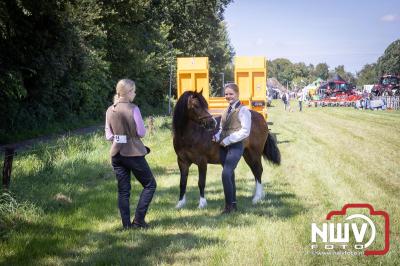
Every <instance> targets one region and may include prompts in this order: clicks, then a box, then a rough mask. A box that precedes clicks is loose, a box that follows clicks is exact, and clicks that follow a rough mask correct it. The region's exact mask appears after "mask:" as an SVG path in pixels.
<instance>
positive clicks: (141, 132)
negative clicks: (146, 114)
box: [133, 106, 146, 138]
mask: <svg viewBox="0 0 400 266" xmlns="http://www.w3.org/2000/svg"><path fill="white" fill-rule="evenodd" d="M133 120H135V123H136V133H137V135H138V136H139V137H140V138H143V137H144V136H145V135H146V128H145V127H144V122H143V118H142V114H141V113H140V110H139V107H137V106H136V107H135V108H133Z"/></svg>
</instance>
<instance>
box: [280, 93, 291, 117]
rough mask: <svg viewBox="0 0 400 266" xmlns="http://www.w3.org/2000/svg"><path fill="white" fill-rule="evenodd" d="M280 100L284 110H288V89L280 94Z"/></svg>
mask: <svg viewBox="0 0 400 266" xmlns="http://www.w3.org/2000/svg"><path fill="white" fill-rule="evenodd" d="M282 101H283V106H284V109H285V111H289V112H290V97H289V92H288V91H284V92H283V94H282Z"/></svg>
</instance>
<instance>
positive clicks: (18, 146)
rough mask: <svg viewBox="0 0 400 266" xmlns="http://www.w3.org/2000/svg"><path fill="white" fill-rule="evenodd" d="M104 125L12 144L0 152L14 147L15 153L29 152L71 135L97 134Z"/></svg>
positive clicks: (0, 148) (2, 148) (3, 147)
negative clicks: (38, 145)
mask: <svg viewBox="0 0 400 266" xmlns="http://www.w3.org/2000/svg"><path fill="white" fill-rule="evenodd" d="M103 129H104V125H97V126H90V127H84V128H78V129H75V130H71V131H67V132H64V133H62V134H53V135H48V136H42V137H38V138H34V139H28V140H24V141H21V142H16V143H10V144H4V145H0V152H3V151H4V149H5V148H6V147H13V148H14V149H15V151H19V152H21V151H25V150H29V149H30V148H32V146H33V145H35V144H38V143H47V142H50V141H52V140H54V139H57V138H60V137H63V136H71V135H83V134H89V133H92V132H95V131H97V130H103Z"/></svg>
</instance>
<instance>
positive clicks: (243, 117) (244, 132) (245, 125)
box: [215, 103, 251, 146]
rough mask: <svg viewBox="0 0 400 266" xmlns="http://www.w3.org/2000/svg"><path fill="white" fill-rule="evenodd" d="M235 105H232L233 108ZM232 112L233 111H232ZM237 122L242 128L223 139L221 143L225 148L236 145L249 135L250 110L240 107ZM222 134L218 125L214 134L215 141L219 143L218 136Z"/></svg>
mask: <svg viewBox="0 0 400 266" xmlns="http://www.w3.org/2000/svg"><path fill="white" fill-rule="evenodd" d="M235 104H236V103H234V104H233V105H232V106H235ZM232 112H233V110H232ZM238 116H239V120H240V125H241V126H242V128H241V129H239V130H238V131H236V132H233V133H232V134H230V135H229V136H227V137H225V138H224V139H223V140H222V142H223V143H224V145H225V146H227V145H230V144H232V143H236V142H239V141H242V140H244V139H245V138H247V137H248V136H249V135H250V129H251V113H250V110H249V109H248V108H247V107H246V106H242V107H241V108H240V110H239V114H238ZM221 132H222V127H221V125H220V127H219V131H218V133H217V134H215V139H216V140H217V141H219V138H220V135H221Z"/></svg>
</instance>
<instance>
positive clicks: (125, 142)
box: [105, 79, 157, 229]
mask: <svg viewBox="0 0 400 266" xmlns="http://www.w3.org/2000/svg"><path fill="white" fill-rule="evenodd" d="M135 96H136V86H135V82H134V81H132V80H129V79H122V80H120V81H118V83H117V86H116V94H115V96H114V104H113V105H111V106H110V107H109V108H108V109H107V112H106V124H105V134H106V139H107V140H109V141H112V145H111V149H110V156H111V164H112V167H113V169H114V172H115V175H116V178H117V182H118V208H119V211H120V214H121V220H122V226H123V228H124V229H129V228H147V227H148V224H147V223H146V222H145V216H146V213H147V210H148V208H149V205H150V202H151V200H152V198H153V195H154V192H155V190H156V186H157V184H156V180H155V179H154V176H153V174H152V172H151V170H150V167H149V165H148V164H147V161H146V159H145V157H144V156H145V155H146V154H147V153H148V152H147V149H146V147H145V146H144V144H143V142H142V141H141V140H140V138H143V137H144V136H145V134H146V129H145V127H144V123H143V119H142V116H141V114H140V110H139V108H138V107H137V106H136V105H135V104H133V103H132V101H133V100H134V99H135ZM131 172H132V173H133V175H134V176H135V178H136V179H137V180H138V181H139V182H140V184H141V185H142V186H143V191H142V193H141V194H140V198H139V202H138V205H137V207H136V212H135V218H134V219H133V221H132V222H131V220H130V219H131V217H130V207H129V198H130V192H131V174H130V173H131Z"/></svg>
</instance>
